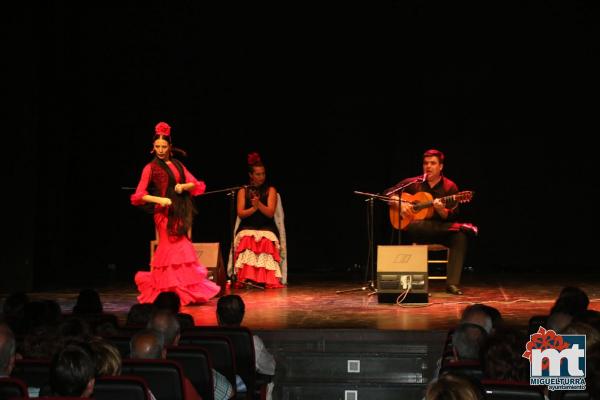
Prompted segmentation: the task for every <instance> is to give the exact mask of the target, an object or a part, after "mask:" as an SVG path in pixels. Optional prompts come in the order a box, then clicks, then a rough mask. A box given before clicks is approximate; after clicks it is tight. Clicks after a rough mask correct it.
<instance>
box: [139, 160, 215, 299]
mask: <svg viewBox="0 0 600 400" xmlns="http://www.w3.org/2000/svg"><path fill="white" fill-rule="evenodd" d="M161 164H162V165H161ZM182 176H183V179H182ZM187 182H193V183H194V189H192V190H191V191H190V192H189V194H190V195H192V196H198V195H200V194H202V193H204V190H205V188H206V185H205V184H204V182H202V181H199V180H197V179H196V178H194V176H193V175H192V174H191V173H190V172H189V171H188V170H187V169H186V168H185V167H184V166H183V164H181V162H179V161H177V160H172V162H171V163H162V162H160V161H158V160H155V161H153V162H151V163H149V164H147V165H146V166H145V167H144V170H143V171H142V178H141V179H140V182H139V184H138V186H137V189H136V191H135V193H134V194H133V195H132V196H131V203H132V204H133V205H136V206H139V205H144V204H145V202H144V200H142V197H144V196H145V195H147V194H149V193H148V189H149V187H153V192H154V191H155V192H156V195H157V196H161V197H165V196H166V193H167V186H170V187H174V186H175V184H176V183H187ZM168 211H169V207H162V206H160V205H158V204H156V205H155V207H154V224H155V226H156V231H157V233H158V246H157V248H156V251H155V252H154V257H153V258H152V261H151V263H150V266H151V271H150V272H146V271H139V272H138V273H136V274H135V283H136V284H137V287H138V290H139V291H140V293H141V294H140V295H139V296H138V301H139V302H140V303H152V302H153V301H154V299H156V297H157V296H158V295H159V294H160V293H161V292H176V293H177V294H178V295H179V298H180V299H181V305H187V304H192V303H204V302H207V301H208V300H209V299H210V298H212V297H214V296H215V295H216V294H217V293H219V291H220V287H219V286H218V285H217V284H215V283H214V282H212V281H210V280H208V279H207V278H206V276H207V270H206V267H204V266H202V265H200V263H199V261H198V258H197V257H196V252H195V251H194V247H193V245H192V242H191V240H190V239H189V238H188V237H187V235H172V234H169V232H168V228H167V223H168V218H169V217H168Z"/></svg>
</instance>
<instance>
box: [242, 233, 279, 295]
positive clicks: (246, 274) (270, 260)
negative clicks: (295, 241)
mask: <svg viewBox="0 0 600 400" xmlns="http://www.w3.org/2000/svg"><path fill="white" fill-rule="evenodd" d="M280 263H281V256H280V254H279V239H277V236H276V235H275V234H274V233H273V232H271V231H259V230H250V229H244V230H242V231H240V232H239V233H238V234H237V235H236V237H235V268H236V274H237V279H238V281H240V282H243V281H246V280H249V281H252V282H255V283H261V284H264V285H265V287H267V288H281V287H284V285H282V284H281V267H280Z"/></svg>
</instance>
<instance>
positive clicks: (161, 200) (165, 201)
mask: <svg viewBox="0 0 600 400" xmlns="http://www.w3.org/2000/svg"><path fill="white" fill-rule="evenodd" d="M158 204H159V205H161V206H163V207H168V206H170V205H171V204H172V202H171V199H169V198H168V197H160V198H159V200H158Z"/></svg>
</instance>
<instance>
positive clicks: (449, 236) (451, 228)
mask: <svg viewBox="0 0 600 400" xmlns="http://www.w3.org/2000/svg"><path fill="white" fill-rule="evenodd" d="M455 227H456V224H453V223H452V222H445V221H438V220H432V219H425V220H417V221H413V222H411V223H410V224H409V225H408V227H406V230H403V231H402V233H401V238H402V243H404V244H413V243H417V244H443V245H444V246H446V247H448V248H449V249H450V254H449V255H448V256H449V258H448V267H447V271H446V276H447V278H446V284H447V285H458V284H459V283H460V275H461V273H462V270H463V264H464V261H465V255H466V254H467V245H468V238H467V235H466V233H465V232H463V231H461V230H460V229H458V230H456V229H455Z"/></svg>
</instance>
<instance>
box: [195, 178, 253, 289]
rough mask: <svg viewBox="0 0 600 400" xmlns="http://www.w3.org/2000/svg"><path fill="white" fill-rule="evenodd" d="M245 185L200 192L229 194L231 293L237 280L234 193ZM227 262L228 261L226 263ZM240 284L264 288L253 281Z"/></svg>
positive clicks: (225, 266) (205, 193)
mask: <svg viewBox="0 0 600 400" xmlns="http://www.w3.org/2000/svg"><path fill="white" fill-rule="evenodd" d="M243 187H245V186H232V187H229V188H225V189H219V190H212V191H210V192H204V193H202V195H203V196H204V195H207V194H214V193H223V192H227V196H229V228H230V233H231V249H230V251H229V257H231V277H230V279H231V285H230V291H231V293H233V290H234V288H235V285H236V282H237V271H236V268H235V260H234V257H233V256H234V253H235V249H234V245H235V217H234V215H235V193H236V192H237V191H238V190H240V189H241V188H243ZM227 264H229V262H228V263H227ZM227 264H225V265H224V268H225V275H227ZM240 284H241V285H244V286H250V287H253V288H256V289H262V290H264V288H263V287H262V286H259V285H255V284H254V283H250V282H240Z"/></svg>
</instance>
